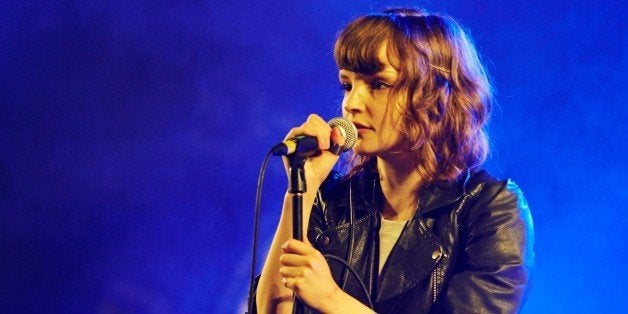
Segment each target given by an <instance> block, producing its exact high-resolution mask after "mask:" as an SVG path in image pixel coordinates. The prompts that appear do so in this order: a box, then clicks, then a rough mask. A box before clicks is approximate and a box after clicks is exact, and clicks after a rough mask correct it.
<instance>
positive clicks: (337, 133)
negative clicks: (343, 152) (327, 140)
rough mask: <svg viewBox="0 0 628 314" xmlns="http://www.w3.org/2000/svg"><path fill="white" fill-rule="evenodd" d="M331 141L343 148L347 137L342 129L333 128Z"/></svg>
mask: <svg viewBox="0 0 628 314" xmlns="http://www.w3.org/2000/svg"><path fill="white" fill-rule="evenodd" d="M330 137H331V141H332V142H334V143H336V144H338V145H340V146H342V145H344V144H345V135H343V134H342V131H341V130H340V128H337V127H335V128H332V129H331V136H330Z"/></svg>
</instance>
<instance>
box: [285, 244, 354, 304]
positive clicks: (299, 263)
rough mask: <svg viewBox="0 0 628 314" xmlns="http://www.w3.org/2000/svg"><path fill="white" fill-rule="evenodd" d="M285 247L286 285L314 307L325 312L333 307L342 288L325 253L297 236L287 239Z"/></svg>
mask: <svg viewBox="0 0 628 314" xmlns="http://www.w3.org/2000/svg"><path fill="white" fill-rule="evenodd" d="M282 249H283V252H284V253H283V254H282V255H281V257H280V258H279V261H280V263H281V267H280V268H279V273H280V274H281V276H282V278H283V279H282V282H283V284H284V286H286V287H287V288H290V289H291V290H292V291H294V293H296V295H297V296H298V297H299V298H300V299H301V300H303V301H304V302H305V303H306V304H307V305H308V306H310V307H312V308H315V309H317V310H319V311H321V310H323V309H325V308H327V307H329V306H330V305H331V300H334V298H337V296H338V294H339V293H341V292H342V290H341V289H340V287H338V285H337V284H336V282H335V281H334V278H333V277H332V275H331V271H330V270H329V265H328V264H327V261H326V260H325V257H323V254H321V252H319V251H318V250H317V249H315V248H314V247H312V246H311V245H309V244H306V243H304V242H301V241H298V240H294V239H291V240H288V241H286V243H284V245H283V246H282Z"/></svg>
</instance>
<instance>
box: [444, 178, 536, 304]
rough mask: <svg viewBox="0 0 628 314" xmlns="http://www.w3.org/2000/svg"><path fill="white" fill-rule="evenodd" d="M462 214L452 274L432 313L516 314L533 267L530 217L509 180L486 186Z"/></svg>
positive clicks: (525, 204)
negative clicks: (457, 251)
mask: <svg viewBox="0 0 628 314" xmlns="http://www.w3.org/2000/svg"><path fill="white" fill-rule="evenodd" d="M487 185H488V186H486V187H485V188H484V189H483V190H482V192H480V194H479V196H478V199H477V201H476V202H475V204H474V205H472V206H471V207H470V208H469V210H468V212H467V213H466V215H465V216H463V217H461V218H462V220H461V229H460V236H461V238H460V239H461V241H462V242H461V243H460V245H461V247H460V250H459V256H458V259H457V262H456V264H455V266H454V268H453V272H454V273H453V275H452V276H451V277H450V280H449V281H448V282H445V286H444V288H443V291H442V292H441V294H440V296H439V299H438V300H437V302H436V304H434V306H433V308H432V312H433V313H516V312H518V311H519V310H520V308H521V305H522V303H523V300H524V298H525V295H526V291H527V287H528V285H529V283H530V277H531V270H532V268H533V266H534V252H533V243H534V234H533V225H532V217H531V215H530V210H529V208H528V204H527V202H526V200H525V198H524V197H523V194H522V193H521V190H520V189H519V188H518V187H517V185H516V184H515V183H514V182H512V181H511V180H508V181H505V182H497V183H493V184H487Z"/></svg>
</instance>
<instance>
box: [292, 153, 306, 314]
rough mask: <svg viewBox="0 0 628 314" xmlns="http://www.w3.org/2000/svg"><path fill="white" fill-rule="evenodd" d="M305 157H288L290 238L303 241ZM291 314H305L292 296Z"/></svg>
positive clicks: (302, 307) (298, 301)
mask: <svg viewBox="0 0 628 314" xmlns="http://www.w3.org/2000/svg"><path fill="white" fill-rule="evenodd" d="M306 158H307V157H306V156H305V157H304V156H300V155H299V154H294V155H291V156H288V160H289V162H290V186H289V193H290V194H292V237H293V238H294V239H297V240H299V241H303V193H304V192H305V191H307V187H306V184H305V183H306V182H305V169H304V167H303V166H304V165H305V159H306ZM293 304H294V305H293V308H292V313H293V314H305V313H306V306H305V304H303V301H301V300H300V299H299V298H297V297H296V295H295V296H294V303H293Z"/></svg>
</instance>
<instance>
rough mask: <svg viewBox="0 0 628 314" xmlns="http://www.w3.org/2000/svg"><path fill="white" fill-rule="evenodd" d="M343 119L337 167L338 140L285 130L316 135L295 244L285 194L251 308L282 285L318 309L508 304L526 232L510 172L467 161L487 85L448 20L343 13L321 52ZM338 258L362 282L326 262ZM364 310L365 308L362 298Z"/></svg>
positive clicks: (484, 109)
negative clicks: (350, 133)
mask: <svg viewBox="0 0 628 314" xmlns="http://www.w3.org/2000/svg"><path fill="white" fill-rule="evenodd" d="M334 57H335V59H336V63H337V65H338V68H339V79H340V83H341V85H342V88H343V89H344V97H343V101H342V109H343V115H344V117H345V118H347V119H348V120H350V121H351V122H353V124H354V125H355V126H356V127H357V129H358V134H359V136H358V140H357V142H356V144H355V146H354V147H353V157H352V160H351V162H352V163H351V167H350V170H349V172H348V174H346V175H344V176H340V175H338V174H337V173H336V172H332V168H333V166H334V165H335V164H336V162H337V161H338V156H336V155H334V154H332V153H331V152H329V151H328V149H329V147H330V139H331V141H332V142H334V143H341V142H342V137H341V136H340V134H339V132H337V131H336V130H335V129H331V128H330V126H329V125H328V124H327V123H326V122H325V121H324V120H323V119H321V118H320V117H319V116H317V115H310V117H309V118H308V119H307V121H306V122H305V123H303V124H302V125H301V126H299V127H296V128H293V129H292V130H291V131H290V132H289V133H288V135H287V138H293V137H295V136H297V135H308V136H314V137H316V138H317V140H318V143H319V148H320V149H321V151H322V152H321V153H320V154H318V155H316V156H313V157H311V158H309V159H308V160H307V162H306V164H305V171H306V180H307V184H308V191H307V192H306V193H305V194H304V205H303V206H304V221H305V222H308V223H304V225H305V226H304V233H305V234H307V239H306V241H305V242H301V241H297V240H294V239H290V238H291V219H292V217H291V216H292V213H291V208H292V207H291V206H292V204H291V198H290V196H289V195H286V197H285V200H284V205H283V212H282V215H281V218H280V221H279V225H278V227H277V231H276V234H275V238H274V240H273V242H272V245H271V248H270V251H269V254H268V257H267V260H266V263H265V265H264V268H263V271H262V275H261V279H260V281H259V285H258V288H257V295H256V300H257V308H258V311H259V312H260V313H268V312H272V313H275V312H281V313H288V312H291V310H292V307H293V302H292V295H293V293H295V294H296V296H297V297H298V298H299V299H301V300H302V301H303V302H304V303H305V304H306V305H307V306H308V307H310V308H312V309H314V310H317V311H319V312H323V313H372V312H373V311H376V312H378V313H427V312H434V313H443V312H447V313H448V312H459V313H511V312H516V311H518V310H519V309H520V307H521V305H522V301H523V299H524V296H525V292H526V288H527V286H528V285H529V278H530V271H531V266H532V265H533V260H534V254H533V252H532V244H533V232H532V221H531V217H530V212H529V210H528V207H527V204H526V202H525V200H524V198H523V196H522V194H521V192H520V190H519V189H518V187H517V186H516V185H515V184H514V183H513V182H512V181H510V180H505V181H498V180H496V179H494V178H492V177H491V176H489V175H488V174H486V173H485V172H483V171H480V170H478V168H479V166H480V165H481V164H482V162H483V161H484V160H485V158H486V155H487V151H488V147H487V140H486V135H485V133H484V130H483V127H484V125H485V123H486V121H487V119H488V117H489V111H490V106H491V101H492V94H491V86H490V84H489V81H488V79H487V75H486V73H485V71H484V68H483V67H482V65H481V63H480V62H479V59H478V57H477V53H476V51H475V49H474V47H473V45H472V43H471V41H470V40H469V39H468V37H467V36H466V35H465V33H464V31H463V30H462V29H461V27H460V26H459V25H458V24H457V23H456V22H455V21H454V20H452V19H451V18H449V17H444V16H439V15H431V14H426V13H424V12H421V11H418V10H414V9H394V10H387V11H384V12H383V13H381V14H374V15H366V16H363V17H360V18H358V19H356V20H354V21H353V22H351V23H350V24H349V25H348V26H347V27H346V28H345V29H344V30H343V31H342V32H341V33H340V35H339V38H338V40H337V41H336V44H335V47H334ZM324 255H334V256H338V257H340V258H342V259H343V260H345V261H346V262H347V263H348V265H349V266H351V267H352V268H353V269H354V270H355V271H356V272H357V274H358V276H359V279H360V280H361V281H362V283H363V284H364V288H362V286H361V284H360V282H359V281H360V280H358V279H357V278H356V276H353V275H352V274H351V273H350V272H349V271H347V268H346V267H345V266H343V265H342V263H339V262H337V260H335V259H330V260H329V262H328V261H326V259H325V257H324ZM371 302H372V303H373V304H374V308H369V307H368V306H367V305H368V304H369V303H371Z"/></svg>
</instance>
